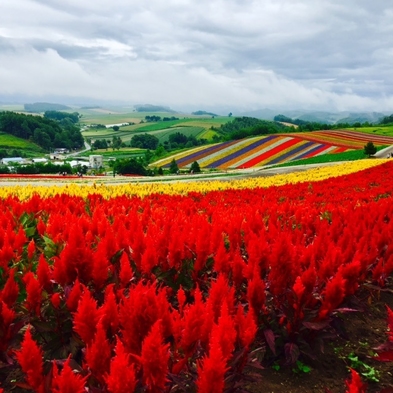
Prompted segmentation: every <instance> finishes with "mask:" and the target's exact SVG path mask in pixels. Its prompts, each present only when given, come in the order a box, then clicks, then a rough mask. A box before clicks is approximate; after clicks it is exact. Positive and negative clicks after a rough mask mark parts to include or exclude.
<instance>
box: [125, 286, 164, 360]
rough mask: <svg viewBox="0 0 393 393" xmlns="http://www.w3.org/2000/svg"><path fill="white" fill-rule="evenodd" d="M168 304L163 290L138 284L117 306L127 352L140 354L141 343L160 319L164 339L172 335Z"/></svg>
mask: <svg viewBox="0 0 393 393" xmlns="http://www.w3.org/2000/svg"><path fill="white" fill-rule="evenodd" d="M170 308H171V306H170V304H169V302H168V300H167V298H166V295H165V290H163V289H158V290H156V286H155V285H153V284H150V285H143V283H142V282H139V283H138V284H137V285H135V286H134V287H131V288H130V291H129V295H128V297H127V298H124V299H123V301H122V304H120V305H119V321H120V325H121V331H122V335H123V343H124V345H125V347H126V350H127V351H128V352H132V353H135V354H138V355H139V354H140V351H141V345H142V341H143V339H144V338H145V336H146V335H147V333H148V332H149V331H150V330H151V328H152V326H153V325H154V323H155V322H156V321H157V320H159V319H161V320H162V329H163V335H164V337H165V338H166V337H169V336H170V335H171V334H172V329H171V316H170V311H169V310H170Z"/></svg>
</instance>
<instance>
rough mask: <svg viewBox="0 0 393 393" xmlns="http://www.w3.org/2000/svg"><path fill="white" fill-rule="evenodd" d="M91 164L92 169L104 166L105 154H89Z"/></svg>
mask: <svg viewBox="0 0 393 393" xmlns="http://www.w3.org/2000/svg"><path fill="white" fill-rule="evenodd" d="M89 164H90V168H92V169H99V168H102V167H103V166H104V156H100V155H98V154H97V155H96V154H92V155H90V156H89Z"/></svg>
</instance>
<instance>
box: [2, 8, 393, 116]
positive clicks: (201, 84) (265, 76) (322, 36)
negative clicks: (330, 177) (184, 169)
mask: <svg viewBox="0 0 393 393" xmlns="http://www.w3.org/2000/svg"><path fill="white" fill-rule="evenodd" d="M18 97H19V99H23V100H25V101H26V102H35V101H43V100H47V99H52V101H51V102H53V99H56V101H57V102H59V101H61V100H62V99H64V100H68V102H69V100H71V99H72V100H73V101H74V102H78V100H79V101H80V102H82V101H83V102H84V103H87V102H89V99H91V100H104V101H108V102H109V101H113V102H124V103H129V104H145V103H149V104H160V105H167V106H170V107H171V108H173V109H178V110H179V109H185V108H187V109H193V110H198V109H202V110H207V109H211V110H212V109H214V108H234V110H235V109H244V110H246V109H259V108H291V109H296V108H303V109H322V110H335V111H338V110H340V111H341V110H367V111H387V112H389V113H392V112H393V2H392V1H389V0H373V1H371V0H330V1H329V0H319V1H315V0H255V1H251V0H198V1H197V0H193V1H191V0H110V1H108V0H105V1H104V0H2V1H1V4H0V101H3V102H4V101H5V100H8V99H16V98H18ZM20 97H22V98H20Z"/></svg>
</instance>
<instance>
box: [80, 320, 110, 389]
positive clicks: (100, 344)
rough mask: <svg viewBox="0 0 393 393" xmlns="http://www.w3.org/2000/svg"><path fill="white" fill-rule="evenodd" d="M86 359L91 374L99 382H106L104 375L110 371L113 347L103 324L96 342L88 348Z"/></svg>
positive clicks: (98, 330) (100, 325)
mask: <svg viewBox="0 0 393 393" xmlns="http://www.w3.org/2000/svg"><path fill="white" fill-rule="evenodd" d="M85 357H86V363H87V365H88V367H89V369H90V371H91V373H92V374H93V375H94V376H95V377H96V378H97V380H98V381H100V382H104V375H105V374H106V373H107V372H108V371H109V363H110V359H111V345H110V344H109V341H108V340H107V338H106V333H105V330H104V328H103V326H102V323H99V324H98V328H97V333H96V334H95V336H94V340H93V341H92V342H91V344H89V345H87V346H86V355H85Z"/></svg>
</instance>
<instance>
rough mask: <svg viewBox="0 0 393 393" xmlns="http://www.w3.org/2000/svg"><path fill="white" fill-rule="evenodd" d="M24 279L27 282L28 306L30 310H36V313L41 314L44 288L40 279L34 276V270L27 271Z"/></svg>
mask: <svg viewBox="0 0 393 393" xmlns="http://www.w3.org/2000/svg"><path fill="white" fill-rule="evenodd" d="M23 281H24V282H25V283H26V293H27V298H26V308H27V309H28V310H29V311H30V312H34V313H35V314H36V315H40V309H41V300H42V288H41V286H40V283H39V282H38V280H37V279H36V278H35V277H34V274H33V273H32V272H27V273H26V274H25V276H24V277H23Z"/></svg>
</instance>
